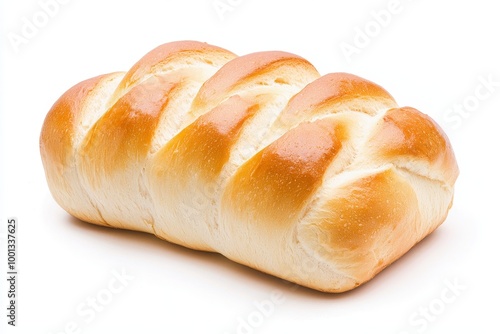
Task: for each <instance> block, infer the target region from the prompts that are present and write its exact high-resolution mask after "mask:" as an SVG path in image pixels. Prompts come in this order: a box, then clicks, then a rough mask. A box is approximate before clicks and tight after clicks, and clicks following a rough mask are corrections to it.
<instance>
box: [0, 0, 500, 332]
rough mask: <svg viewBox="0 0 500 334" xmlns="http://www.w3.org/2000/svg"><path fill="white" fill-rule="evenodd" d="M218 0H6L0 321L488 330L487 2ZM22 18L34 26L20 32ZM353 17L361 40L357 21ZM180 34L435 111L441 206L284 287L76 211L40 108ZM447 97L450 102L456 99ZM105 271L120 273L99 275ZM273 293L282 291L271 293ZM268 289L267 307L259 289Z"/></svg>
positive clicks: (499, 56)
mask: <svg viewBox="0 0 500 334" xmlns="http://www.w3.org/2000/svg"><path fill="white" fill-rule="evenodd" d="M47 1H48V0H42V2H47ZM226 1H227V2H229V3H230V4H232V5H231V6H232V7H231V8H230V9H231V10H227V11H226V12H224V13H222V15H219V14H221V13H218V12H217V10H216V9H215V8H214V6H213V5H214V1H213V0H199V1H148V0H141V1H135V2H133V1H128V2H125V1H96V0H92V1H88V0H86V1H83V0H73V1H68V3H66V4H60V5H58V8H57V11H56V10H55V9H54V8H53V13H51V14H52V16H50V17H49V16H46V18H48V19H47V20H46V22H44V20H43V18H44V17H43V16H44V14H40V12H41V11H43V8H42V7H43V6H42V5H41V4H40V2H38V1H35V0H25V1H2V2H1V5H0V6H1V8H0V13H1V14H0V15H1V27H2V28H1V29H2V30H1V32H0V37H1V39H0V40H1V46H0V52H1V58H0V62H1V69H0V78H1V83H0V84H1V87H0V94H1V96H0V110H1V113H0V115H1V119H0V126H1V129H0V136H1V158H0V159H1V160H0V162H1V166H0V170H1V177H2V179H1V180H0V182H1V200H0V203H1V211H0V219H1V222H2V225H1V230H0V231H1V233H2V234H1V235H0V236H1V240H0V242H1V250H0V255H1V258H0V263H1V265H0V268H2V274H1V275H0V277H1V280H0V281H1V285H0V289H1V291H0V303H1V310H2V311H0V323H1V324H0V326H1V327H0V328H2V330H1V331H0V332H2V333H5V332H6V333H44V334H48V333H221V334H222V333H231V334H232V333H331V334H333V333H385V334H391V333H394V334H402V333H411V334H413V333H456V332H461V333H467V332H474V333H493V332H495V331H496V330H498V313H499V311H500V308H499V307H498V300H499V299H500V290H499V285H498V282H499V279H500V277H499V275H498V270H497V266H498V264H499V261H498V255H499V254H500V242H499V241H498V235H499V233H500V227H499V218H498V211H497V209H498V207H499V203H498V200H499V195H498V192H497V191H498V189H499V186H500V184H499V178H498V170H499V163H498V161H499V160H498V159H496V156H497V155H498V154H499V153H498V152H499V150H498V144H499V143H500V135H499V133H500V131H499V129H498V124H499V121H500V117H499V107H500V66H499V60H500V46H499V45H500V44H499V39H498V31H500V19H499V17H498V10H497V9H496V8H495V7H493V3H494V2H493V1H487V0H474V1H460V2H458V1H439V2H437V1H431V0H420V1H410V0H401V1H400V3H399V6H398V7H396V11H394V10H393V12H394V14H391V17H390V20H389V19H387V18H386V21H387V22H385V23H384V26H381V25H380V24H378V23H375V22H376V21H375V18H374V14H373V13H380V11H382V10H386V9H387V8H392V7H391V5H390V1H389V0H377V1H368V0H364V1H344V2H340V1H312V0H308V1H305V0H303V1H264V0H254V1H250V0H247V1H245V0H232V1H231V0H223V1H221V2H224V3H227V2H226ZM42 13H43V12H42ZM37 20H38V21H37ZM389 21H390V22H389ZM26 22H31V23H33V22H34V23H37V24H38V25H39V26H40V27H39V28H37V31H33V30H32V31H31V35H30V34H29V29H28V32H27V30H26V29H27V28H26V27H25V26H26V25H28V23H26ZM23 27H24V28H23ZM23 29H24V31H23ZM365 29H368V32H369V34H370V35H371V37H369V40H368V41H367V40H365V41H362V40H361V39H362V37H360V33H359V31H360V30H365ZM23 33H24V36H23ZM20 38H25V39H24V40H22V42H19V41H20ZM182 39H194V40H200V41H206V42H209V43H211V44H215V45H219V46H222V47H224V48H226V49H229V50H231V51H233V52H235V53H237V54H240V55H243V54H246V53H250V52H255V51H264V50H283V51H288V52H292V53H296V54H299V55H301V56H303V57H305V58H306V59H308V60H309V61H311V62H312V63H313V64H314V65H315V66H316V67H317V68H318V70H319V71H320V72H321V73H323V74H326V73H328V72H336V71H342V72H352V73H354V74H357V75H360V76H362V77H365V78H367V79H370V80H372V81H374V82H376V83H378V84H380V85H382V86H383V87H384V88H386V89H387V90H388V91H389V92H390V93H391V94H392V95H393V96H394V97H395V98H396V100H397V101H398V103H399V104H400V105H402V106H404V105H410V106H413V107H416V108H418V109H420V110H421V111H423V112H425V113H427V114H429V115H431V116H432V117H433V118H434V119H435V120H436V121H437V122H438V123H440V124H441V126H442V127H443V128H444V129H445V131H446V132H447V133H448V135H449V137H450V140H451V142H452V144H453V147H454V149H455V153H456V156H457V159H458V162H459V166H460V170H461V174H460V177H459V179H458V182H457V184H456V196H455V202H454V206H453V208H452V210H451V212H450V215H449V217H448V219H447V220H446V222H445V223H444V224H443V225H442V226H441V227H440V228H439V229H438V230H437V231H436V232H435V233H433V234H432V235H431V236H429V237H428V238H426V239H425V240H424V241H423V242H421V243H420V244H419V245H417V246H416V247H415V248H414V249H412V250H411V251H410V252H409V253H408V254H406V255H405V256H404V257H402V258H401V259H400V260H399V261H397V262H396V263H394V264H393V265H391V266H390V267H389V268H387V269H386V270H384V271H383V272H382V273H381V274H379V275H378V276H377V277H376V278H375V279H373V280H372V281H371V282H369V283H368V284H366V285H364V286H362V287H360V288H357V289H355V290H354V291H352V292H348V293H344V294H339V295H330V294H324V293H319V292H314V291H312V290H309V289H306V288H298V289H295V288H294V286H293V285H290V284H285V283H284V282H283V281H282V280H280V279H276V278H273V277H270V276H268V275H265V274H261V273H259V272H256V271H254V270H251V269H247V268H245V267H243V266H240V265H237V264H234V263H232V262H230V261H228V260H226V259H224V258H223V257H222V256H219V255H216V254H206V253H200V252H195V251H191V250H188V249H184V248H182V247H179V246H175V245H171V244H168V243H166V242H163V241H161V240H159V239H156V238H154V237H153V236H149V235H144V234H140V233H135V232H127V231H118V230H112V229H106V228H100V227H96V226H93V225H89V224H86V223H82V222H79V221H77V220H76V219H73V218H71V217H70V216H69V215H68V214H66V213H65V212H64V211H63V210H62V209H61V208H60V207H58V205H57V204H56V203H55V202H54V200H53V199H52V197H51V195H50V193H49V191H48V188H47V185H46V182H45V176H44V172H43V169H42V165H41V161H40V157H39V151H38V136H39V133H40V129H41V126H42V123H43V120H44V117H45V114H46V113H47V111H48V110H49V109H50V107H51V105H52V104H53V103H54V102H55V101H56V99H57V98H58V97H59V96H60V95H61V94H62V93H63V92H64V91H65V90H66V89H68V88H69V87H70V86H72V85H73V84H75V83H77V82H79V81H82V80H84V79H86V78H89V77H93V76H96V75H98V74H101V73H107V72H113V71H118V70H127V69H128V68H130V67H131V66H132V65H133V64H134V63H135V62H136V61H137V60H138V59H139V58H140V57H141V56H142V55H144V54H145V53H146V52H148V51H149V50H151V49H153V48H154V47H156V46H158V45H160V44H162V43H165V42H169V41H175V40H182ZM15 41H17V44H16V42H15ZM355 42H356V43H357V45H358V46H359V48H358V49H357V53H355V54H353V55H352V56H351V57H346V55H345V54H344V53H343V52H342V49H341V46H342V45H344V46H345V45H347V44H351V45H352V46H353V47H356V44H355ZM362 42H364V44H366V45H363V43H362ZM18 43H21V44H18ZM488 80H489V81H490V82H493V84H489V85H487V84H484V81H488ZM477 94H479V95H478V96H479V98H478V97H477V96H476V95H477ZM460 106H461V108H462V109H464V110H465V111H464V113H463V114H458V113H457V112H456V110H458V109H453V108H458V107H460ZM450 108H451V109H450ZM447 110H448V111H447ZM468 110H469V111H468ZM447 114H448V117H445V115H447ZM11 216H14V217H17V219H18V221H19V225H18V247H19V253H18V270H19V278H18V287H17V288H18V310H17V312H18V319H17V325H18V326H17V327H15V328H11V326H7V325H6V322H7V320H8V319H7V317H6V313H7V311H6V303H7V298H6V295H7V286H6V278H4V277H5V276H6V274H5V272H6V269H5V264H6V262H7V261H6V256H5V254H6V242H5V233H6V228H5V227H6V222H7V219H8V218H9V217H11ZM117 272H124V273H126V275H128V276H129V279H128V280H127V281H126V282H125V284H126V286H125V285H123V286H120V284H118V283H116V282H114V281H113V280H114V278H113V277H114V275H115V274H116V273H117ZM110 283H111V284H113V283H114V285H112V287H114V288H119V287H122V288H123V289H120V290H121V291H120V292H116V293H112V292H109V291H110V290H109V287H108V284H110ZM449 285H458V288H456V289H455V290H449V288H448V286H449ZM443 293H444V295H443ZM273 294H274V295H276V294H277V295H280V296H281V297H280V299H279V300H274V301H272V300H271V296H272V295H273ZM443 296H444V297H443ZM93 297H100V298H101V301H105V302H106V303H107V304H106V305H105V306H104V307H103V309H102V311H100V312H96V313H95V316H94V317H92V315H91V314H90V313H89V310H90V308H89V306H87V305H86V303H87V302H88V301H89V300H90V299H89V298H93ZM103 298H104V299H103ZM106 298H107V299H106ZM443 298H444V299H443ZM266 301H267V302H266ZM263 302H264V305H266V307H267V312H266V314H262V311H259V308H258V306H257V304H256V303H261V304H262V303H263ZM270 303H273V304H272V305H271V304H270ZM79 308H80V311H78V309H79ZM426 309H429V311H428V312H429V314H428V315H427V318H426V317H425V316H424V315H423V312H426V311H425V310H426ZM85 311H86V312H87V313H85ZM82 312H83V313H82ZM249 321H250V323H251V324H250V325H243V322H246V323H248V322H249ZM252 324H253V325H252ZM72 326H73V327H74V328H72ZM4 328H6V329H7V331H4V330H3V329H4Z"/></svg>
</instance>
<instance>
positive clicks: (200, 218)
mask: <svg viewBox="0 0 500 334" xmlns="http://www.w3.org/2000/svg"><path fill="white" fill-rule="evenodd" d="M40 151H41V157H42V161H43V165H44V168H45V173H46V177H47V182H48V185H49V188H50V191H51V193H52V195H53V197H54V198H55V200H56V201H57V202H58V203H59V205H60V206H61V207H62V208H64V209H65V210H66V211H67V212H68V213H70V214H71V215H73V216H75V217H77V218H79V219H81V220H84V221H87V222H90V223H93V224H98V225H104V226H110V227H116V228H123V229H131V230H138V231H144V232H148V233H152V234H154V235H156V236H157V237H159V238H161V239H165V240H168V241H170V242H173V243H176V244H179V245H183V246H186V247H189V248H193V249H197V250H204V251H212V252H219V253H221V254H223V255H224V256H226V257H227V258H229V259H231V260H233V261H236V262H238V263H241V264H244V265H247V266H249V267H252V268H255V269H258V270H260V271H263V272H266V273H269V274H272V275H275V276H278V277H281V278H283V279H286V280H289V281H292V282H295V283H298V284H300V285H303V286H307V287H310V288H313V289H317V290H321V291H327V292H342V291H347V290H350V289H353V288H355V287H356V286H358V285H360V284H362V283H364V282H366V281H368V280H370V279H371V278H372V277H373V276H375V275H376V274H377V273H378V272H380V271H381V270H382V269H383V268H385V267H386V266H387V265H389V264H391V263H392V262H394V261H395V260H396V259H398V258H399V257H400V256H402V255H403V254H404V253H406V252H407V251H408V250H409V249H410V248H411V247H412V246H413V245H415V244H416V243H417V242H419V241H420V240H421V239H423V238H424V237H425V236H427V235H428V234H429V233H431V232H432V231H434V230H435V229H436V228H437V227H438V226H439V225H440V224H441V223H442V222H443V221H444V220H445V218H446V216H447V213H448V210H449V209H450V207H451V205H452V200H453V187H454V183H455V180H456V178H457V176H458V167H457V163H456V160H455V157H454V153H453V150H452V148H451V145H450V142H449V140H448V138H447V136H446V135H445V134H444V132H443V131H442V129H441V128H440V127H439V126H438V125H437V124H436V123H435V122H434V121H433V120H432V119H431V118H430V117H429V116H427V115H425V114H424V113H421V112H420V111H418V110H416V109H414V108H411V107H399V106H398V105H397V104H396V102H395V100H394V99H393V97H392V96H391V95H390V94H389V93H388V92H387V91H386V90H384V89H383V88H382V87H380V86H379V85H377V84H375V83H373V82H370V81H368V80H365V79H363V78H360V77H358V76H355V75H352V74H347V73H331V74H327V75H324V76H320V75H319V74H318V72H317V70H316V69H315V68H314V67H313V65H311V64H310V63H309V62H308V61H307V60H305V59H303V58H301V57H299V56H296V55H294V54H290V53H286V52H278V51H270V52H258V53H253V54H249V55H245V56H241V57H237V56H236V55H234V54H233V53H231V52H230V51H227V50H225V49H222V48H219V47H216V46H212V45H209V44H206V43H200V42H195V41H181V42H173V43H167V44H164V45H161V46H159V47H157V48H156V49H154V50H152V51H151V52H149V53H148V54H146V55H145V56H144V57H143V58H142V59H140V60H139V61H138V62H137V63H136V64H135V65H134V66H133V67H132V68H131V69H130V70H129V71H128V72H116V73H110V74H105V75H101V76H98V77H95V78H92V79H88V80H86V81H83V82H81V83H79V84H77V85H75V86H74V87H72V88H70V89H69V90H68V91H67V92H66V93H64V94H63V95H62V96H61V97H60V98H59V100H58V101H57V102H56V103H55V104H54V106H53V107H52V109H51V110H50V111H49V113H48V114H47V117H46V119H45V122H44V124H43V128H42V131H41V136H40Z"/></svg>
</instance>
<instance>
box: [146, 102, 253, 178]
mask: <svg viewBox="0 0 500 334" xmlns="http://www.w3.org/2000/svg"><path fill="white" fill-rule="evenodd" d="M257 109H258V105H256V104H254V103H253V102H249V101H246V100H244V99H242V98H241V97H239V96H237V95H236V96H233V97H231V98H230V99H228V100H226V101H225V102H223V103H221V104H220V105H218V106H217V107H215V108H214V109H212V110H211V111H209V112H208V113H206V114H204V115H203V116H201V117H200V118H198V119H197V120H196V121H195V122H194V123H192V124H191V125H189V126H188V127H186V128H185V129H184V130H183V131H181V132H180V133H179V134H178V135H177V136H175V137H174V138H173V139H172V140H170V141H169V142H168V144H167V145H165V146H164V147H163V149H162V150H161V151H160V152H158V154H157V155H156V158H155V167H154V170H155V173H156V175H157V176H159V177H161V176H162V175H163V177H168V175H171V173H173V172H174V171H178V172H177V173H179V172H180V173H179V174H180V175H178V177H182V175H183V174H186V175H188V174H191V173H194V172H196V173H200V175H201V176H202V177H203V178H205V179H206V181H207V182H209V181H214V180H215V179H216V178H217V177H218V176H219V174H220V172H221V170H222V167H223V166H224V164H225V163H226V162H227V161H228V159H229V155H230V153H231V148H232V147H233V145H234V143H235V142H236V140H237V138H238V137H239V135H240V132H241V129H242V127H243V125H244V123H245V121H246V120H248V119H249V118H250V117H252V116H253V115H254V113H255V112H256V110H257Z"/></svg>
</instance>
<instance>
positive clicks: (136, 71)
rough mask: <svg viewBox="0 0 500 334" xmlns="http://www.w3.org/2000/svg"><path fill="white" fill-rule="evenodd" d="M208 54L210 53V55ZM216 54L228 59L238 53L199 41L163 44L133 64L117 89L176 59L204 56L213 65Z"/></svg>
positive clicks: (128, 85) (204, 59)
mask: <svg viewBox="0 0 500 334" xmlns="http://www.w3.org/2000/svg"><path fill="white" fill-rule="evenodd" d="M208 55H210V57H209V56H208ZM214 56H218V57H220V58H221V59H225V60H226V61H228V60H230V59H232V58H234V57H236V55H234V54H233V53H232V52H230V51H228V50H225V49H223V48H220V47H218V46H214V45H210V44H207V43H201V42H197V41H180V42H173V43H165V44H162V45H160V46H158V47H156V48H155V49H153V50H151V51H150V52H148V53H147V54H146V55H145V56H144V57H142V58H141V59H140V60H139V61H138V62H137V63H135V65H134V66H132V68H131V69H130V70H129V71H128V72H127V74H126V75H125V76H124V77H123V80H122V82H121V83H120V85H119V86H118V88H117V91H119V92H120V91H122V90H123V89H126V88H128V87H130V86H132V85H134V84H135V83H136V82H137V81H139V80H142V79H143V78H144V76H146V75H147V74H150V73H154V71H155V68H160V67H161V66H162V65H164V64H167V63H169V62H174V61H175V60H176V59H179V60H182V59H185V58H192V57H198V58H202V59H203V61H205V62H206V63H207V64H208V65H213V63H214V62H215V59H214Z"/></svg>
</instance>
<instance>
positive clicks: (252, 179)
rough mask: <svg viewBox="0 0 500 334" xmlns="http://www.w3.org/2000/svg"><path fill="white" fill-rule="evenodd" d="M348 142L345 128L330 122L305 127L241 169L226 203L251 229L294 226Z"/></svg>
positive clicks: (227, 195) (286, 136) (263, 152)
mask: <svg viewBox="0 0 500 334" xmlns="http://www.w3.org/2000/svg"><path fill="white" fill-rule="evenodd" d="M342 136H343V130H342V128H341V126H339V125H338V124H335V123H334V122H332V121H330V120H319V121H316V122H313V123H302V124H301V125H299V126H298V127H297V128H295V129H292V130H290V131H289V132H287V133H286V134H285V135H284V136H282V137H281V138H279V139H278V140H276V141H275V142H274V143H272V144H271V145H269V146H268V147H266V148H265V149H263V150H262V151H261V152H259V153H257V154H256V155H255V156H254V157H252V158H251V159H250V160H249V161H248V162H247V163H245V164H244V165H243V166H242V167H240V168H239V170H238V171H237V173H236V174H235V175H234V177H233V178H232V180H231V181H230V183H229V185H228V186H227V190H226V194H225V197H226V198H225V199H224V200H223V202H225V203H231V204H230V205H229V208H228V209H229V210H234V211H236V212H239V213H240V215H244V216H246V213H248V214H249V215H250V216H251V217H252V219H248V222H249V223H250V224H257V223H259V222H264V223H271V224H276V225H278V226H280V225H283V224H286V225H289V224H291V223H293V222H294V219H293V217H294V216H297V214H298V213H299V212H300V211H301V209H302V208H303V207H304V206H305V205H306V204H307V202H308V199H309V198H310V197H311V195H312V194H313V193H314V191H315V190H316V189H317V187H318V186H319V185H320V183H321V180H322V178H323V174H324V173H325V170H326V168H328V166H329V165H330V163H331V162H332V160H333V159H334V158H335V156H336V154H337V153H338V152H339V150H340V149H341V147H342ZM249 218H250V217H249Z"/></svg>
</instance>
